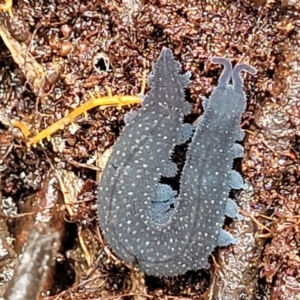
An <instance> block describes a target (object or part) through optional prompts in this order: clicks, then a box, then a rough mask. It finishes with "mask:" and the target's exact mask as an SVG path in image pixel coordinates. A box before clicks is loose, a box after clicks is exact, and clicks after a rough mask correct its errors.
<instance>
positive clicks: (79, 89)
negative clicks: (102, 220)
mask: <svg viewBox="0 0 300 300" xmlns="http://www.w3.org/2000/svg"><path fill="white" fill-rule="evenodd" d="M1 3H4V1H3V0H0V4H1ZM12 13H13V17H11V16H10V15H9V13H8V12H6V11H0V36H1V39H0V200H1V201H0V203H1V209H0V216H1V218H0V262H1V263H0V299H4V298H5V299H18V298H17V297H16V296H15V294H14V293H15V292H16V290H18V289H19V287H18V282H21V280H22V276H25V275H26V274H27V275H26V276H28V277H27V278H28V280H27V285H26V289H25V290H21V288H20V290H18V291H19V292H20V293H21V298H20V299H34V298H36V297H38V299H49V300H50V299H89V300H91V299H118V298H122V299H125V298H127V299H129V298H130V299H131V298H133V299H136V300H137V299H146V298H150V299H161V298H169V299H179V298H180V299H191V298H193V299H214V300H217V299H222V300H227V299H228V300H229V299H237V300H238V299H240V300H243V299H245V300H248V299H258V300H259V299H261V300H265V299H272V300H281V299H300V253H299V243H300V205H299V203H298V202H299V200H298V198H299V191H300V177H299V171H300V160H299V159H300V110H299V106H300V104H299V100H298V99H299V96H300V58H299V55H298V53H300V42H299V41H300V34H299V24H300V23H299V20H300V3H299V1H292V0H284V1H278V0H266V1H265V0H252V1H251V0H245V1H235V0H228V1H226V0H224V1H219V0H217V1H215V0H180V1H179V0H172V1H168V0H165V1H164V0H157V1H154V0H151V1H138V0H124V1H121V0H115V1H112V0H103V1H100V0H98V1H97V0H90V1H82V0H74V1H73V2H72V5H70V1H66V0H47V1H42V0H34V1H33V0H18V1H14V2H13V8H12ZM163 46H166V47H169V48H171V49H172V51H173V53H174V56H175V57H176V59H178V60H179V61H180V62H181V64H182V68H183V71H184V72H186V71H190V72H191V74H192V77H191V83H190V85H189V88H188V91H187V100H188V101H189V102H190V103H192V104H193V111H192V114H191V116H189V119H190V121H191V122H192V121H193V120H195V119H196V118H197V117H199V116H200V115H201V114H202V112H203V108H202V104H201V103H202V100H201V97H202V96H205V97H208V96H209V95H210V93H211V91H212V89H213V88H214V87H215V86H216V84H217V80H218V76H219V74H220V71H221V68H220V66H218V65H213V64H211V63H210V62H209V61H210V58H211V57H213V56H224V57H227V58H229V59H231V60H232V62H233V63H234V64H236V63H240V62H244V63H248V64H250V65H252V66H253V67H255V68H256V69H257V70H258V73H257V75H256V76H245V77H244V79H245V92H246V94H247V98H248V106H247V110H246V112H245V113H244V116H243V120H242V128H243V129H244V130H245V132H246V138H245V140H244V142H243V146H244V147H245V157H244V159H243V160H240V161H238V162H237V164H236V166H235V167H236V168H238V169H240V170H241V173H242V176H243V178H244V180H245V183H246V188H245V190H243V191H242V192H240V193H237V194H236V195H235V197H236V198H237V203H238V204H239V207H240V209H241V211H240V213H241V214H242V215H243V216H244V219H243V220H242V221H238V222H235V221H232V220H227V222H226V226H225V227H226V229H227V230H229V231H230V232H231V233H232V234H233V235H234V236H235V237H239V239H240V243H239V244H238V245H237V246H230V247H226V248H223V249H216V251H215V252H214V253H213V255H212V257H211V258H210V262H211V267H210V269H208V270H200V271H190V272H188V273H187V274H184V275H180V276H177V277H174V278H156V277H151V276H147V275H144V274H142V273H140V272H139V271H138V268H137V266H134V265H125V264H124V263H122V262H121V261H119V260H118V258H117V257H115V255H114V254H113V252H112V251H111V249H110V248H109V246H108V245H106V243H105V240H104V239H103V237H102V236H101V229H100V228H99V226H98V223H97V219H96V199H97V184H98V182H99V180H100V176H101V171H102V169H103V167H104V165H105V162H106V161H107V158H108V157H109V153H110V152H111V147H112V146H113V144H114V142H115V141H116V139H117V137H118V135H119V133H120V132H121V131H122V127H123V126H124V114H125V112H127V111H129V110H131V109H137V108H138V106H134V107H124V108H122V109H118V107H108V108H105V109H98V108H94V109H92V110H90V111H89V112H88V113H87V114H86V116H84V115H82V116H80V117H78V118H77V119H76V120H73V123H71V124H65V126H62V127H61V128H60V129H59V130H57V131H56V132H54V133H53V134H52V135H51V136H49V137H48V139H43V141H41V143H37V144H36V145H35V147H30V148H28V147H26V141H28V140H30V138H32V137H33V136H34V135H35V134H36V133H38V132H40V131H42V130H43V129H46V128H47V127H48V126H49V125H51V124H53V123H54V122H55V121H57V120H59V119H61V118H63V117H64V116H66V115H68V113H70V112H71V111H72V110H73V109H74V108H76V107H78V106H79V105H80V104H83V103H85V102H87V101H89V98H90V92H92V93H93V92H94V91H95V88H96V87H98V89H99V91H98V92H99V93H100V95H102V96H106V95H107V87H109V88H110V89H111V91H112V94H113V95H132V96H134V95H138V94H139V93H140V91H141V88H142V79H143V76H144V75H143V74H144V73H145V72H146V74H149V73H150V72H151V66H152V63H153V62H155V61H156V59H157V57H158V55H159V53H160V50H161V48H162V47H163ZM146 92H147V89H146ZM14 121H20V122H22V124H25V125H26V127H27V128H28V129H29V131H30V135H28V136H27V137H26V136H24V135H23V133H22V132H21V131H20V129H18V128H17V127H16V126H13V125H14V124H15V123H14ZM46 236H47V237H48V238H46ZM33 245H35V247H33ZM51 245H52V247H51ZM22 252H23V256H22V257H27V258H28V257H29V259H27V260H24V259H23V260H22V259H21V263H19V262H18V257H20V254H21V253H22ZM25 254H26V255H25ZM48 257H50V258H52V259H46V258H48ZM24 266H25V267H24ZM15 270H17V271H15ZM22 270H23V271H22ZM41 270H43V272H41ZM5 293H6V294H5ZM30 293H31V294H30ZM30 297H31V298H30Z"/></svg>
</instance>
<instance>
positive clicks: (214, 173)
mask: <svg viewBox="0 0 300 300" xmlns="http://www.w3.org/2000/svg"><path fill="white" fill-rule="evenodd" d="M212 61H213V62H215V63H221V64H223V65H224V70H223V73H222V75H221V77H220V80H219V84H218V86H217V88H216V89H215V90H214V92H213V93H212V95H211V97H210V98H209V99H208V100H205V106H204V107H205V112H204V114H203V116H202V117H201V119H200V121H199V123H198V124H197V126H196V131H195V134H194V136H193V138H192V142H191V143H190V145H189V150H188V154H187V159H186V163H185V166H184V169H183V172H182V175H181V182H180V195H177V192H175V191H173V190H172V188H171V187H170V186H168V185H165V184H161V183H160V182H159V181H160V178H161V177H173V176H175V175H176V173H177V167H176V164H174V163H173V162H172V161H171V160H170V156H171V154H172V152H173V151H174V147H175V145H178V144H181V143H184V142H185V141H187V140H188V139H189V138H190V137H191V135H192V133H193V128H192V126H190V125H188V124H183V118H184V116H185V115H187V114H189V113H190V111H191V106H190V105H189V104H188V103H187V102H185V101H184V98H185V94H184V89H185V88H186V87H187V85H188V82H189V74H185V75H180V74H179V71H180V64H179V63H178V62H176V61H175V60H174V58H173V55H172V53H171V51H170V50H168V49H166V48H163V50H162V52H161V54H160V56H159V58H158V61H157V62H156V64H154V66H153V69H154V70H153V74H152V75H151V76H150V78H149V81H148V83H149V85H150V88H151V90H150V92H149V93H148V94H147V96H146V97H145V99H144V101H143V103H142V107H141V109H140V110H139V111H138V112H137V113H135V114H129V115H128V116H127V117H126V122H127V125H126V126H125V128H124V131H123V132H122V134H121V136H120V138H119V140H118V141H117V142H116V144H115V146H114V148H113V153H112V155H111V157H110V159H109V161H108V163H107V165H106V167H105V169H104V172H103V175H102V180H101V182H100V185H99V193H98V203H97V207H98V218H99V223H100V226H101V229H102V231H103V234H104V237H105V239H106V240H107V242H108V243H109V244H110V246H111V247H112V249H113V250H114V252H115V253H116V254H117V255H118V256H119V257H120V258H121V259H123V260H124V261H125V262H127V263H132V262H133V261H135V260H137V262H138V264H139V267H140V269H141V271H144V272H146V273H147V274H150V275H156V276H173V275H177V274H181V273H184V272H186V271H188V270H191V269H200V268H205V267H207V266H208V264H207V258H208V256H209V255H210V254H211V252H212V251H213V249H214V248H215V247H216V246H226V245H228V244H230V243H235V242H236V240H234V239H233V238H232V237H231V235H229V234H228V233H226V232H225V231H223V230H222V225H223V221H224V217H225V214H226V215H228V216H230V217H238V213H237V206H236V204H235V203H234V202H233V201H232V200H231V199H228V194H229V191H230V188H237V189H239V188H241V187H242V182H243V181H242V178H241V176H240V175H239V174H238V173H237V172H235V171H232V163H233V159H234V158H235V157H240V156H242V154H243V148H242V147H241V146H240V145H238V144H235V143H234V142H235V140H241V139H242V138H243V135H242V132H241V130H240V129H239V124H240V120H241V116H242V113H243V112H244V110H245V108H246V97H245V94H244V92H243V81H242V79H241V76H240V72H241V71H242V70H245V71H247V72H249V73H251V74H254V73H255V70H254V69H253V68H252V67H250V66H248V65H238V66H236V67H235V68H234V70H233V71H232V68H231V63H230V62H229V61H228V60H226V59H224V58H214V59H213V60H212ZM231 77H232V81H233V84H232V85H230V84H229V80H230V78H231Z"/></svg>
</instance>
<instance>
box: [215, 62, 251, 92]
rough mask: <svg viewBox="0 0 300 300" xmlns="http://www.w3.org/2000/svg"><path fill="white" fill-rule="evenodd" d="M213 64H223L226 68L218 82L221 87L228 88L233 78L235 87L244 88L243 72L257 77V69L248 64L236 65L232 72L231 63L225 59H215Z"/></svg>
mask: <svg viewBox="0 0 300 300" xmlns="http://www.w3.org/2000/svg"><path fill="white" fill-rule="evenodd" d="M211 62H212V63H213V64H221V65H223V66H224V69H223V71H222V73H221V75H220V77H219V80H218V83H219V86H226V85H227V84H228V83H229V81H230V78H232V84H233V87H237V88H242V87H243V85H244V81H243V79H242V76H241V71H246V72H247V73H250V74H251V75H255V74H256V72H257V71H256V69H255V68H253V67H251V66H249V65H247V64H239V65H236V66H235V67H234V69H233V70H232V64H231V61H230V60H228V59H227V58H224V57H213V58H212V59H211Z"/></svg>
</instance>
